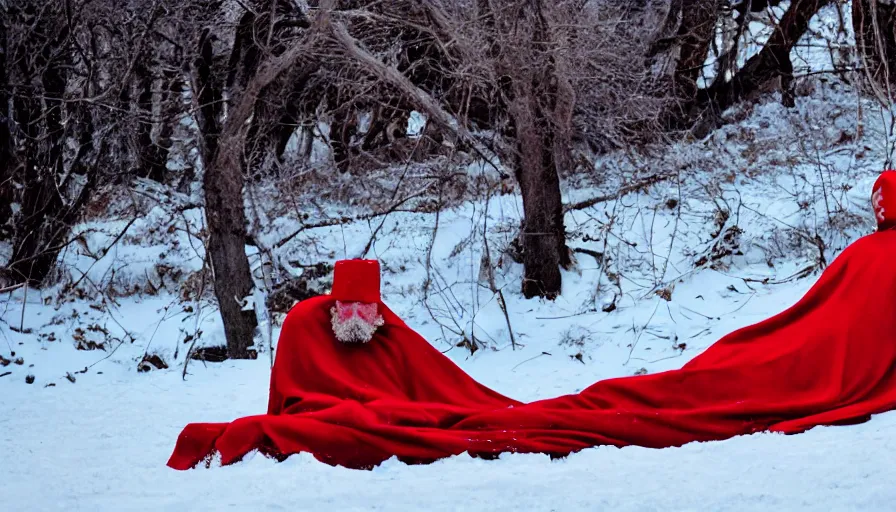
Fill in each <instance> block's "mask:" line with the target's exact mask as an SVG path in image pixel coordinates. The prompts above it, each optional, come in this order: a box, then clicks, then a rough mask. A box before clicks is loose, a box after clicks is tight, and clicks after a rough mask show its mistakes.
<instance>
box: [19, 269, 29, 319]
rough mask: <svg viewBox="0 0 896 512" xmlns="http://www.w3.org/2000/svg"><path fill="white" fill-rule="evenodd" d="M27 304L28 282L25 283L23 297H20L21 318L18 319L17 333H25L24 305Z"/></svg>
mask: <svg viewBox="0 0 896 512" xmlns="http://www.w3.org/2000/svg"><path fill="white" fill-rule="evenodd" d="M26 304H28V282H27V281H26V282H25V291H24V296H23V297H22V317H21V318H20V319H19V332H25V305H26Z"/></svg>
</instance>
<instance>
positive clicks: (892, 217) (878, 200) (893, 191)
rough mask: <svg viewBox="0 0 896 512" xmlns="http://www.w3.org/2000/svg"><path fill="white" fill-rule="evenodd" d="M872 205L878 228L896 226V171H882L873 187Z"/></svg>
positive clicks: (881, 229)
mask: <svg viewBox="0 0 896 512" xmlns="http://www.w3.org/2000/svg"><path fill="white" fill-rule="evenodd" d="M871 206H872V207H873V208H874V216H875V217H877V230H878V231H883V230H885V229H890V228H892V227H894V226H896V171H893V170H886V171H884V172H882V173H881V175H880V177H878V178H877V181H875V182H874V187H872V188H871Z"/></svg>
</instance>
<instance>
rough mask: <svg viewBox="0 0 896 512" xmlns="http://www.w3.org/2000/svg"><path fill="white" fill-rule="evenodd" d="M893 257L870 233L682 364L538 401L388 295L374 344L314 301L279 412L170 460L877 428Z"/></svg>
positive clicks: (301, 308) (887, 243)
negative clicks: (349, 336) (783, 298)
mask: <svg viewBox="0 0 896 512" xmlns="http://www.w3.org/2000/svg"><path fill="white" fill-rule="evenodd" d="M894 255H896V232H894V231H884V232H880V233H876V234H874V235H870V236H867V237H864V238H862V239H860V240H859V241H857V242H856V243H854V244H853V245H852V246H850V247H849V248H847V249H846V250H845V251H844V252H843V253H842V254H841V255H840V256H839V257H838V258H837V259H836V260H835V261H834V262H833V263H832V264H831V266H830V267H829V268H828V269H826V270H825V272H824V273H823V274H822V276H821V277H820V278H819V280H818V282H817V283H816V284H815V285H814V286H813V287H812V289H811V290H810V291H809V292H808V293H807V294H806V295H805V297H803V298H802V299H801V300H800V301H799V302H798V303H797V304H795V305H794V306H793V307H791V308H789V309H788V310H786V311H784V312H782V313H780V314H778V315H776V316H774V317H772V318H770V319H768V320H766V321H763V322H760V323H758V324H755V325H752V326H750V327H746V328H744V329H740V330H738V331H735V332H733V333H731V334H729V335H727V336H725V337H723V338H722V339H721V340H719V341H718V342H717V343H715V344H714V345H712V346H711V347H709V348H708V349H707V350H706V351H705V352H704V353H702V354H700V355H699V356H697V357H696V358H694V359H693V360H692V361H690V362H689V363H687V364H686V365H684V366H683V367H682V368H681V369H679V370H673V371H668V372H663V373H658V374H654V375H644V376H635V377H624V378H617V379H608V380H604V381H600V382H597V383H596V384H594V385H592V386H591V387H589V388H587V389H585V390H583V391H582V392H580V393H577V394H572V395H566V396H561V397H557V398H553V399H548V400H540V401H537V402H532V403H530V404H521V403H519V402H517V401H514V400H512V399H510V398H507V397H505V396H502V395H500V394H499V393H496V392H495V391H492V390H490V389H488V388H486V387H485V386H482V385H481V384H479V383H477V382H476V381H474V380H473V379H471V378H470V377H469V376H467V375H466V374H465V373H464V372H463V371H462V370H461V369H460V368H458V367H457V366H456V365H455V364H454V363H453V362H451V361H450V360H449V359H448V358H446V357H444V356H443V355H442V354H441V353H439V352H438V351H437V350H436V349H435V348H433V347H432V346H431V345H430V344H429V343H428V342H426V340H424V339H423V338H422V337H420V336H419V335H417V334H416V333H415V332H413V331H412V330H411V329H410V328H408V327H407V326H406V325H405V324H404V323H403V322H402V321H401V320H400V319H399V318H398V317H397V316H395V315H394V314H393V313H392V312H391V311H389V310H388V308H386V307H385V306H384V305H382V304H381V310H382V312H383V315H384V317H385V319H386V324H385V326H383V327H382V328H381V329H380V330H379V331H378V332H377V334H376V335H375V337H374V339H373V340H372V341H371V342H370V343H367V344H342V343H340V342H338V341H336V340H335V339H334V337H333V334H332V330H330V329H329V322H328V318H329V316H328V315H329V308H330V307H331V305H332V304H333V302H334V301H333V299H332V298H330V297H328V296H324V297H317V298H314V299H310V300H307V301H304V302H302V303H301V304H299V305H298V306H296V307H295V308H294V309H293V311H291V312H290V313H289V315H288V316H287V319H286V322H285V324H284V327H283V331H282V333H281V338H280V345H279V347H278V354H277V360H276V362H275V365H274V369H273V372H272V376H271V394H270V401H269V406H268V414H265V415H259V416H252V417H249V418H243V419H240V420H237V421H235V422H233V423H229V424H193V425H188V426H187V428H186V429H184V431H183V433H182V434H181V436H180V438H179V439H178V442H177V445H176V447H175V450H174V454H173V455H172V456H171V459H170V460H169V463H168V465H169V466H171V467H173V468H175V469H188V468H191V467H193V466H195V465H196V464H197V463H199V462H200V461H202V460H203V459H204V458H205V457H207V456H208V455H209V454H211V453H213V452H215V451H217V452H220V454H221V456H222V462H224V463H225V464H227V463H231V462H235V461H237V460H239V459H240V458H242V457H243V456H244V455H245V454H246V453H248V452H249V451H251V450H256V449H257V450H260V451H261V452H263V453H266V454H268V455H271V456H275V457H280V458H282V457H285V456H288V455H290V454H294V453H299V452H310V453H312V454H313V455H314V456H315V457H316V458H317V459H319V460H321V461H324V462H327V463H329V464H334V465H343V466H347V467H353V468H367V467H371V466H374V465H376V464H378V463H380V462H382V461H384V460H386V459H388V458H390V457H393V456H394V457H398V458H399V459H401V460H404V461H407V462H430V461H433V460H436V459H439V458H443V457H447V456H450V455H455V454H460V453H464V452H468V453H470V454H472V455H476V456H491V455H495V454H498V453H502V452H536V453H547V454H552V455H558V456H562V455H566V454H569V453H571V452H575V451H578V450H581V449H583V448H588V447H591V446H597V445H613V446H627V445H639V446H645V447H654V448H662V447H669V446H680V445H682V444H686V443H689V442H693V441H709V440H721V439H726V438H730V437H733V436H736V435H741V434H750V433H754V432H760V431H772V432H782V433H788V434H792V433H798V432H802V431H804V430H806V429H809V428H812V427H814V426H817V425H837V424H848V423H855V422H861V421H865V420H867V419H868V418H869V417H870V416H871V415H873V414H877V413H880V412H884V411H889V410H892V409H893V408H894V407H896V309H894V308H896V301H894V297H893V293H894V291H896V271H894V266H893V263H892V259H893V256H894Z"/></svg>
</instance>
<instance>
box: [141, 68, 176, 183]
mask: <svg viewBox="0 0 896 512" xmlns="http://www.w3.org/2000/svg"><path fill="white" fill-rule="evenodd" d="M145 58H148V57H143V59H145ZM134 74H135V77H136V79H137V83H138V87H139V88H140V94H139V95H138V97H137V145H138V147H139V155H138V159H139V164H138V165H139V168H140V169H139V174H140V176H143V177H144V178H149V179H151V180H153V181H157V182H159V183H163V182H164V181H165V172H166V166H167V164H168V150H169V149H170V147H171V139H170V137H171V135H170V132H171V123H170V122H169V121H168V120H166V119H164V115H163V116H162V117H163V119H162V120H161V124H160V130H159V134H158V139H157V140H153V137H152V130H153V125H154V124H155V123H154V121H153V117H154V116H153V90H152V89H153V82H154V81H155V77H153V74H152V72H151V71H150V70H149V69H147V67H146V66H145V65H143V62H142V59H141V64H139V65H138V66H137V67H136V69H135V70H134ZM159 110H160V113H161V114H164V110H163V109H159ZM166 132H167V133H166ZM166 134H167V137H166V136H165V135H166Z"/></svg>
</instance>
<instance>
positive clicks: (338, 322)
mask: <svg viewBox="0 0 896 512" xmlns="http://www.w3.org/2000/svg"><path fill="white" fill-rule="evenodd" d="M330 314H331V323H332V325H333V333H334V334H335V335H336V339H337V340H339V341H341V342H343V343H367V342H368V341H370V340H371V339H373V334H374V333H375V332H376V330H377V328H378V327H380V326H382V325H383V323H384V320H383V317H382V316H380V315H379V314H378V312H377V305H376V304H365V303H363V302H340V301H336V305H335V306H333V308H332V309H330Z"/></svg>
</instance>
